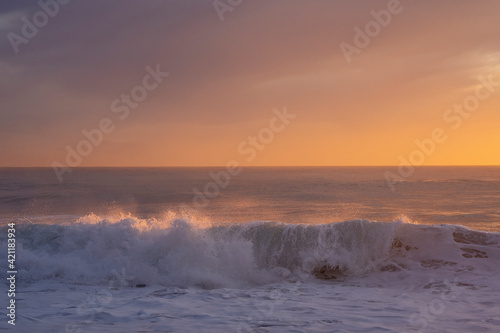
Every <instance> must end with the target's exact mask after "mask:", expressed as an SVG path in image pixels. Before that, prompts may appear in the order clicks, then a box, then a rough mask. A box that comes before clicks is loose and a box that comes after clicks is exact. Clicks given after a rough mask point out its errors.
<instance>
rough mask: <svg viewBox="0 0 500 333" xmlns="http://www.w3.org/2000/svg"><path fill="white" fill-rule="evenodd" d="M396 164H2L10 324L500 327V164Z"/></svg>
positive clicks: (177, 328) (40, 327)
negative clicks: (60, 173) (59, 171)
mask: <svg viewBox="0 0 500 333" xmlns="http://www.w3.org/2000/svg"><path fill="white" fill-rule="evenodd" d="M388 172H389V173H390V174H392V175H401V170H398V168H397V167H252V168H242V169H231V168H225V167H220V168H217V167H210V168H209V167H206V168H205V167H204V168H183V167H172V168H75V169H73V171H72V172H71V173H65V174H64V179H62V181H60V180H59V179H58V177H57V176H56V174H55V173H54V171H53V170H52V169H51V168H1V169H0V225H1V227H0V242H1V243H2V249H3V251H4V254H3V256H4V260H3V262H4V266H3V267H2V269H1V271H0V277H1V278H2V280H4V281H6V282H5V283H4V284H3V285H2V288H3V289H2V290H0V293H1V294H2V295H4V296H2V297H1V299H2V300H3V301H2V304H3V305H2V307H1V309H2V310H0V312H1V313H2V317H3V320H1V321H0V329H2V330H4V329H9V328H10V329H17V330H18V331H19V332H65V333H70V332H71V333H80V332H479V331H481V332H488V331H491V332H498V331H500V280H499V279H498V275H499V273H500V265H499V264H500V167H418V168H415V170H413V172H412V173H411V175H409V176H407V177H398V178H397V181H395V180H394V178H391V179H390V180H388V179H387V175H388ZM12 229H13V230H14V231H13V230H12ZM11 234H15V236H9V235H11ZM9 237H10V238H15V244H16V245H15V260H14V261H13V262H10V261H8V258H9V259H11V258H12V257H8V249H10V248H11V247H9V246H10V245H8V244H10V243H12V242H11V241H9V239H10V238H9ZM9 264H13V265H14V266H12V267H10V268H9V267H8V265H9ZM8 271H15V272H16V273H13V274H14V275H15V292H14V293H15V296H13V295H12V296H8V295H9V294H10V293H11V292H9V290H10V289H12V278H11V280H6V279H7V278H10V277H11V276H12V275H13V274H11V273H8ZM12 300H15V311H14V312H15V321H14V323H15V328H13V325H12V322H11V323H9V322H8V321H10V320H12V316H9V314H12V311H11V309H8V308H7V307H9V306H10V305H9V304H10V303H9V301H10V302H11V301H12ZM11 308H12V307H11Z"/></svg>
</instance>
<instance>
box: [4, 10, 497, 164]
mask: <svg viewBox="0 0 500 333" xmlns="http://www.w3.org/2000/svg"><path fill="white" fill-rule="evenodd" d="M44 1H45V2H46V3H48V4H49V5H47V7H46V9H45V11H49V12H50V14H51V15H47V14H45V12H44V9H43V8H42V7H41V6H40V4H39V3H38V1H8V2H7V1H2V3H1V4H0V35H1V36H2V38H1V39H0V87H1V89H0V101H1V106H0V157H1V159H0V166H51V165H52V163H53V162H54V161H57V162H59V163H61V164H62V165H65V164H66V159H67V154H68V147H69V148H70V149H74V150H75V151H76V149H77V148H78V145H79V143H81V142H82V140H85V139H86V137H85V136H84V135H83V134H82V131H83V130H87V131H90V130H92V129H95V128H99V126H100V123H101V121H102V120H103V119H109V120H110V121H111V122H112V127H113V130H111V131H108V132H109V133H103V136H102V143H100V144H98V145H94V146H93V147H91V148H92V151H91V153H89V154H87V156H81V162H79V163H78V164H79V165H81V166H185V165H192V166H201V165H207V166H208V165H225V164H226V163H227V162H228V161H229V160H237V161H238V162H240V163H241V164H244V165H397V164H399V163H400V159H401V157H403V158H405V159H408V158H410V157H411V156H413V157H414V158H415V157H416V156H417V155H418V153H415V151H416V150H417V149H419V147H418V145H417V144H416V142H415V141H416V140H421V141H422V140H427V139H429V138H432V133H433V131H434V130H435V129H441V130H442V135H441V137H443V136H445V137H446V140H442V141H444V142H439V143H436V144H435V149H433V151H432V152H430V153H429V154H428V155H429V156H427V155H426V156H425V161H424V163H425V164H426V165H440V164H445V165H454V164H469V165H470V164H472V165H478V164H500V149H499V144H500V130H499V128H500V84H499V82H500V38H499V37H500V25H499V23H498V18H499V15H500V2H499V1H496V0H480V1H478V0H475V1H472V0H471V1H466V0H460V1H458V0H448V1H445V0H441V1H439V0H433V1H431V0H428V1H425V0H419V1H410V0H401V2H400V4H399V5H397V3H396V2H397V1H396V0H390V1H389V0H384V1H378V0H375V1H374V0H366V1H362V0H358V1H351V0H345V1H326V0H325V1H305V0H302V1H299V0H281V1H264V0H260V1H256V0H243V1H236V0H232V1H229V0H222V1H220V2H218V3H215V4H216V5H217V8H216V7H215V6H214V3H213V2H212V1H202V0H199V1H194V0H191V1H185V0H183V1H155V0H144V1H138V0H137V1H129V0H106V1H102V0H87V1H81V0H80V1H78V0H73V1H69V2H68V0H65V1H62V0H60V1H61V2H68V3H67V4H57V5H54V4H55V3H56V2H54V1H55V0H44ZM57 7H58V8H57ZM388 7H389V8H390V9H391V10H392V11H393V13H391V12H390V11H389V10H388V9H387V8H388ZM373 11H374V12H375V13H379V16H380V17H379V20H385V21H384V22H383V24H380V23H376V21H375V18H374V14H373V13H374V12H373ZM387 13H389V15H390V16H389V17H388V16H387V15H385V16H384V14H387ZM375 16H376V15H375ZM388 21H390V22H388ZM35 23H36V24H37V25H38V27H37V26H36V25H34V24H35ZM33 27H34V28H35V29H36V31H35V32H33ZM30 28H31V29H30ZM356 28H359V30H355V29H356ZM366 29H368V32H369V34H370V35H371V36H369V35H364V34H365V32H363V35H364V36H362V37H360V36H357V37H356V35H357V34H358V35H359V31H366ZM370 29H371V30H370ZM367 39H368V41H367ZM343 43H344V44H343ZM365 44H366V45H365ZM341 45H344V47H341ZM346 45H349V46H348V47H347V46H346ZM343 48H344V50H345V49H346V48H347V49H348V50H350V51H352V52H349V54H347V53H345V52H343ZM354 48H355V49H354ZM353 50H355V51H353ZM346 55H347V56H346ZM347 58H349V59H347ZM348 60H349V61H348ZM148 66H149V68H150V70H154V69H156V68H160V70H161V71H162V72H168V73H169V75H168V77H165V78H161V80H162V81H161V82H160V83H159V84H157V85H156V84H155V86H156V87H155V88H154V89H151V90H147V91H146V94H147V96H146V97H144V100H141V101H140V102H139V103H137V105H136V106H135V107H134V108H129V110H128V111H129V112H128V116H127V117H124V119H121V118H120V115H122V116H123V113H115V112H113V108H112V104H113V102H114V101H116V100H117V99H118V100H120V98H121V97H122V96H123V95H124V94H125V95H126V94H128V95H130V94H131V92H132V91H133V89H136V92H137V93H139V92H141V86H143V80H144V78H145V76H146V75H148V70H147V69H146V68H147V67H148ZM481 78H482V79H483V81H481ZM148 80H149V81H148V82H149V87H150V88H151V87H152V85H153V83H155V82H154V80H153V79H152V78H149V79H148ZM485 80H486V81H485ZM488 80H489V82H490V83H488V84H485V83H484V82H488ZM138 86H139V88H136V87H138ZM478 91H479V94H480V96H481V100H479V99H478V98H477V97H475V96H477V94H478ZM142 92H144V90H142ZM137 96H139V95H137ZM140 96H141V97H142V95H140ZM132 102H134V101H132ZM464 103H468V104H467V106H466V107H467V110H470V111H467V110H466V111H462V113H459V112H458V111H453V110H452V109H450V108H453V107H454V105H458V106H459V107H460V105H463V104H464ZM124 105H125V104H124V103H123V102H120V103H119V104H116V105H115V107H117V106H121V107H124ZM285 107H286V110H287V112H288V113H290V114H294V115H296V117H295V118H293V119H292V120H290V123H289V124H288V125H287V126H286V128H285V129H284V130H283V131H281V132H279V133H275V135H274V139H273V140H271V141H270V142H267V143H266V144H265V145H264V148H263V149H262V150H259V151H258V152H257V154H256V157H255V159H253V160H252V161H248V160H247V159H246V158H245V157H247V156H243V155H242V154H241V152H239V151H238V147H240V145H242V144H243V145H244V144H245V142H246V143H247V144H248V145H249V146H248V147H250V143H248V142H249V141H248V137H249V136H257V137H258V134H259V133H260V132H261V131H262V130H263V129H265V128H266V127H269V122H270V120H271V119H272V118H273V117H274V116H275V114H274V113H273V109H278V110H283V109H284V108H285ZM462 109H463V110H465V107H462ZM122 110H123V109H122ZM457 110H458V109H457ZM123 112H124V111H123ZM108 125H109V124H108ZM427 142H428V141H427ZM429 147H430V146H429ZM80 148H81V149H84V148H85V147H84V144H83V146H81V147H80ZM87 148H88V147H87ZM412 154H413V155H412Z"/></svg>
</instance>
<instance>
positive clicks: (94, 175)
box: [0, 167, 500, 230]
mask: <svg viewBox="0 0 500 333" xmlns="http://www.w3.org/2000/svg"><path fill="white" fill-rule="evenodd" d="M223 170H224V169H223V168H77V169H75V170H74V171H73V173H71V174H67V175H66V176H67V177H65V179H64V181H63V182H62V183H59V181H58V179H57V177H56V176H55V174H54V172H53V170H52V169H49V168H40V169H30V168H28V169H5V168H4V169H0V184H1V185H2V186H1V187H0V217H1V218H3V222H5V220H6V219H9V218H13V217H16V218H21V219H22V218H26V219H28V220H30V221H33V222H38V223H44V221H45V222H46V221H49V222H50V221H54V222H56V223H71V222H74V221H76V220H77V219H78V218H80V217H82V216H87V215H89V214H92V213H93V214H97V215H100V216H106V215H116V214H118V213H124V214H128V213H130V214H131V215H132V216H135V217H137V218H151V217H161V216H163V215H165V213H168V212H169V211H170V212H175V213H176V214H178V215H179V214H180V213H182V210H183V209H182V207H184V210H186V208H187V209H188V210H190V214H197V215H198V216H196V218H198V219H200V220H201V219H204V220H205V221H210V222H211V223H217V224H219V223H246V222H250V221H259V220H268V221H277V222H283V223H332V222H339V221H346V220H351V219H369V220H375V221H393V220H397V219H398V218H400V217H401V216H406V217H407V218H408V219H410V220H411V221H413V222H414V223H422V224H441V223H446V224H461V225H465V226H469V227H472V228H475V229H480V230H500V208H499V207H500V168H499V167H421V168H416V171H415V172H414V173H413V175H412V176H411V177H409V178H406V179H405V181H403V182H399V183H397V184H396V185H395V190H394V191H391V188H390V186H389V185H388V183H387V181H386V179H385V178H384V172H385V171H394V172H397V171H396V170H395V168H389V167H314V168H292V167H290V168H244V169H243V170H242V171H241V172H240V173H239V174H238V175H237V176H233V177H231V178H230V179H229V184H228V185H227V186H226V187H225V188H222V187H220V186H219V187H218V189H219V191H218V194H217V195H216V196H215V197H214V196H213V195H212V196H210V197H209V195H210V193H212V192H213V190H212V189H213V187H212V188H210V187H208V188H207V187H206V186H207V184H210V183H212V184H215V183H216V182H215V181H214V179H213V178H212V177H211V176H210V173H215V174H217V173H218V172H221V171H223ZM206 189H207V191H206ZM210 191H212V192H210ZM195 193H201V194H202V195H203V196H204V199H203V200H206V201H202V200H198V201H196V195H195ZM196 202H203V203H204V204H203V205H199V204H198V205H197V204H196ZM205 203H206V204H205ZM51 223H52V222H51Z"/></svg>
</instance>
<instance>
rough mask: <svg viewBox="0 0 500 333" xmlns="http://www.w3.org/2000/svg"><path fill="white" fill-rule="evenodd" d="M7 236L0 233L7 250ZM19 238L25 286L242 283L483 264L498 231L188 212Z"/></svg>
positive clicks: (100, 221) (35, 227) (33, 229)
mask: <svg viewBox="0 0 500 333" xmlns="http://www.w3.org/2000/svg"><path fill="white" fill-rule="evenodd" d="M1 228H2V229H6V226H4V227H1ZM6 234H7V232H6V230H2V232H1V235H2V236H1V237H2V238H0V242H1V243H2V244H3V245H2V246H4V248H6V243H7V240H6V238H5V235H6ZM16 239H17V253H16V263H17V266H18V272H19V274H18V278H19V281H20V282H21V283H24V284H29V283H33V282H36V281H40V280H55V281H58V282H65V283H75V284H86V285H106V284H107V285H109V286H112V285H113V284H116V283H121V284H122V285H128V286H132V287H133V286H140V285H147V284H161V285H166V286H177V287H187V286H200V287H203V288H219V287H241V286H249V285H262V284H267V283H273V282H279V281H282V280H283V279H287V280H304V279H311V280H315V279H327V280H336V279H343V280H345V279H349V278H352V277H360V276H364V275H369V274H372V273H376V272H379V273H380V272H385V274H392V272H401V271H410V272H411V271H416V270H435V269H454V270H457V271H463V270H469V271H470V270H481V269H487V268H488V267H489V266H488V264H489V262H490V260H492V259H493V260H496V262H497V263H498V259H499V258H500V255H499V252H500V245H499V244H500V234H498V233H488V232H480V231H475V230H471V229H468V228H465V227H462V226H458V225H434V226H429V225H417V224H412V223H408V222H407V221H406V222H405V221H404V220H399V221H394V222H373V221H368V220H351V221H345V222H338V223H331V224H320V225H318V224H316V225H314V224H284V223H277V222H263V221H258V222H250V223H245V224H230V225H219V226H200V225H198V224H196V223H193V222H191V221H190V220H189V219H176V218H173V219H171V220H169V221H166V222H165V221H163V222H161V223H160V221H157V220H149V221H148V220H142V219H138V218H134V217H124V218H121V219H118V220H116V221H112V220H110V219H106V218H99V217H96V216H90V217H87V218H84V219H82V220H80V222H79V223H76V224H72V225H60V224H34V223H18V224H17V225H16ZM2 274H4V273H2Z"/></svg>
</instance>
